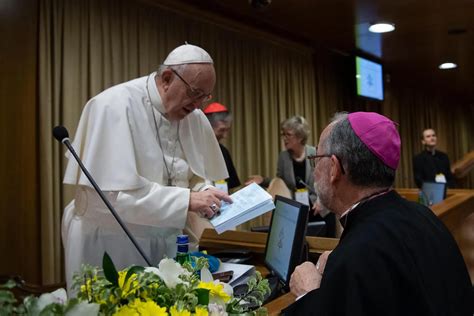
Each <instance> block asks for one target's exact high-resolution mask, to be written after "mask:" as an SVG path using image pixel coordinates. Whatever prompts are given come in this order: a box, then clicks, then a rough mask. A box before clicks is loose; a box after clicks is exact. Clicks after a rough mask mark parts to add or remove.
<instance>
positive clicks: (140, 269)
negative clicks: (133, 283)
mask: <svg viewBox="0 0 474 316" xmlns="http://www.w3.org/2000/svg"><path fill="white" fill-rule="evenodd" d="M143 271H145V268H144V267H141V266H133V267H130V269H128V271H127V275H126V276H125V281H124V283H127V281H128V279H129V278H130V277H131V276H132V275H133V274H138V273H140V272H143Z"/></svg>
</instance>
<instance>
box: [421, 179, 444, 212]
mask: <svg viewBox="0 0 474 316" xmlns="http://www.w3.org/2000/svg"><path fill="white" fill-rule="evenodd" d="M421 192H423V195H424V197H425V200H426V203H427V204H428V206H431V205H433V204H437V203H439V202H441V201H443V200H444V198H445V196H446V183H438V182H423V185H422V186H421Z"/></svg>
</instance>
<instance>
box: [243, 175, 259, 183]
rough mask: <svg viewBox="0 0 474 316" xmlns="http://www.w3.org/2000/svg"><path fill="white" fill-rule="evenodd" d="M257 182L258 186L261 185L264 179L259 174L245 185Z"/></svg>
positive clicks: (249, 179)
mask: <svg viewBox="0 0 474 316" xmlns="http://www.w3.org/2000/svg"><path fill="white" fill-rule="evenodd" d="M252 182H255V183H256V184H261V183H262V182H263V177H262V176H261V175H258V174H254V175H252V176H250V177H249V178H248V179H247V181H245V185H249V184H250V183H252Z"/></svg>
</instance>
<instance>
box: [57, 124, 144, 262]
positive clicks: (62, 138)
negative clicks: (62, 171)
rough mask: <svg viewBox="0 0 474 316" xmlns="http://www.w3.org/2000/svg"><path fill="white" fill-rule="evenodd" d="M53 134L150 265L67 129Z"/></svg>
mask: <svg viewBox="0 0 474 316" xmlns="http://www.w3.org/2000/svg"><path fill="white" fill-rule="evenodd" d="M53 136H54V138H56V139H57V140H58V141H59V142H61V143H63V144H64V145H66V147H67V148H68V149H69V151H70V152H71V154H72V155H73V156H74V158H75V159H76V161H77V163H78V164H79V167H81V169H82V172H84V174H85V175H86V177H87V179H89V181H90V183H91V184H92V186H93V187H94V189H95V190H96V191H97V193H98V194H99V196H100V198H101V199H102V201H104V203H105V205H107V208H108V209H109V210H110V212H112V215H113V216H114V217H115V219H116V220H117V222H118V223H119V225H120V226H121V227H122V229H123V230H124V231H125V234H126V235H127V236H128V238H130V240H131V241H132V243H133V245H134V246H135V248H137V250H138V252H139V253H140V255H141V256H142V257H143V259H145V261H146V263H147V264H148V265H149V266H150V267H151V266H152V264H151V260H150V259H149V258H148V257H147V255H146V254H145V252H144V251H143V250H142V248H141V247H140V245H139V244H138V242H137V241H136V240H135V238H134V237H133V235H132V234H131V233H130V231H129V230H128V228H127V226H125V224H124V223H123V221H122V219H121V218H120V216H119V215H118V214H117V211H115V209H114V207H113V206H112V204H110V202H109V200H107V198H106V197H105V195H104V192H102V190H101V189H100V188H99V186H98V185H97V183H96V182H95V181H94V178H92V176H91V174H90V173H89V171H87V169H86V167H85V166H84V164H83V163H82V161H81V159H80V158H79V156H78V155H77V153H76V151H75V150H74V148H73V147H72V145H71V142H70V141H69V133H68V131H67V129H66V128H65V127H64V126H56V127H55V128H53Z"/></svg>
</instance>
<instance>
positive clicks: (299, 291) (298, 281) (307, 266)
mask: <svg viewBox="0 0 474 316" xmlns="http://www.w3.org/2000/svg"><path fill="white" fill-rule="evenodd" d="M321 278H322V274H320V273H319V271H318V270H317V269H316V266H315V265H314V264H313V263H312V262H309V261H306V262H303V263H302V264H300V265H299V266H297V267H296V268H295V271H294V272H293V274H292V275H291V279H290V290H291V293H293V294H294V295H295V296H296V297H298V296H301V295H303V294H306V293H308V292H310V291H312V290H314V289H317V288H318V287H319V285H320V284H321Z"/></svg>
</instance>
